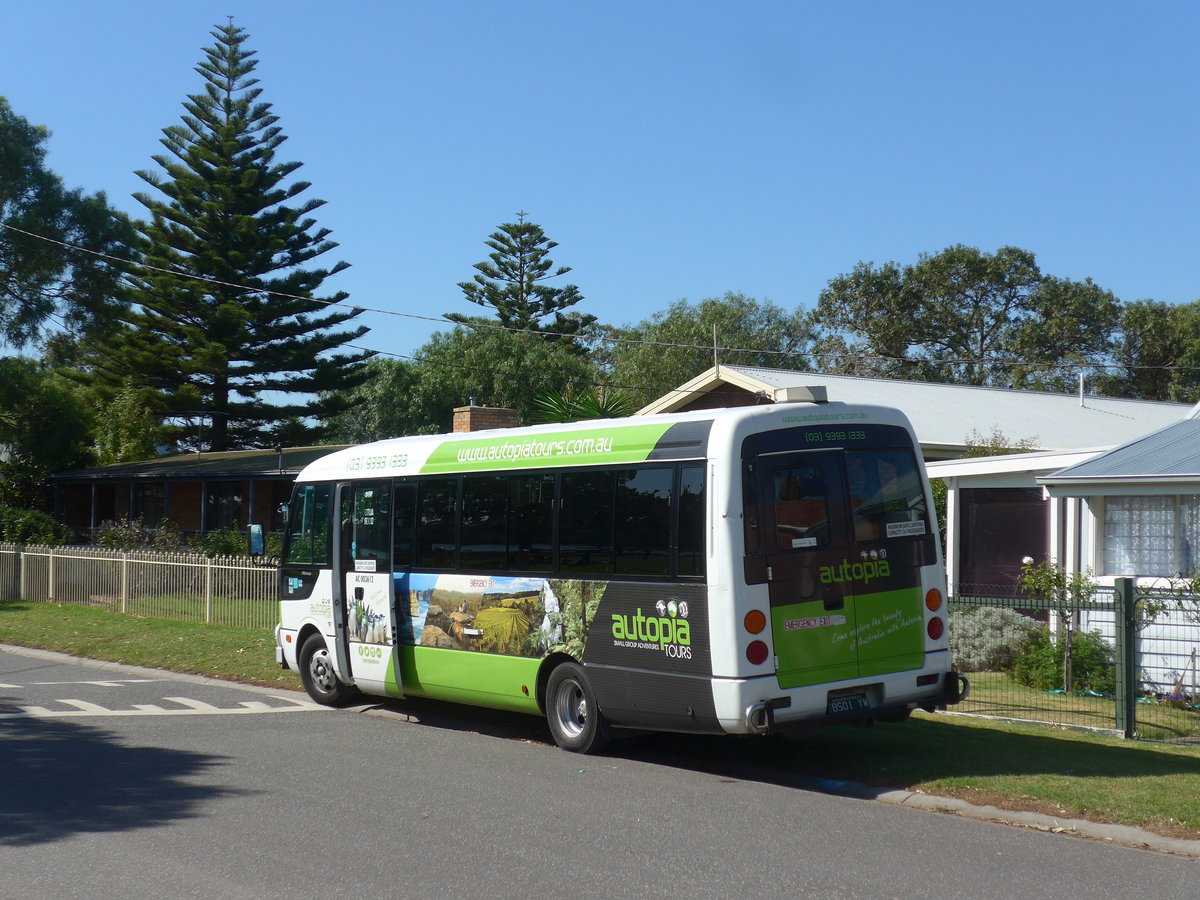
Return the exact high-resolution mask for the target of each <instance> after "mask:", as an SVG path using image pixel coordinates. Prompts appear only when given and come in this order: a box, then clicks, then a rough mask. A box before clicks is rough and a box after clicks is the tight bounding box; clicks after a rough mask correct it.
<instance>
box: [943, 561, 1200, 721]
mask: <svg viewBox="0 0 1200 900" xmlns="http://www.w3.org/2000/svg"><path fill="white" fill-rule="evenodd" d="M1159 582H1160V583H1159V584H1154V583H1139V582H1138V581H1136V580H1135V579H1132V578H1119V579H1116V583H1115V585H1114V586H1113V587H1111V588H1100V589H1097V590H1096V591H1095V592H1094V593H1092V595H1091V596H1089V597H1087V598H1084V599H1080V600H1076V601H1074V602H1071V601H1068V600H1065V599H1062V600H1055V601H1053V602H1045V601H1039V600H1036V599H1034V598H1031V597H1028V596H1021V595H1020V594H1019V593H1018V592H1016V591H1015V590H1014V589H1013V588H1012V587H1000V586H987V585H969V586H968V585H960V586H959V587H958V589H957V590H956V591H955V592H954V597H953V598H952V599H951V601H950V603H949V608H950V611H951V617H950V640H951V646H952V649H953V651H954V657H955V666H956V667H957V668H960V670H961V671H964V672H966V673H967V674H968V677H969V678H970V680H971V693H970V696H969V697H968V698H967V699H966V700H965V701H964V702H963V703H962V704H960V705H959V706H957V707H955V709H956V711H958V712H964V713H971V714H975V715H983V716H990V717H999V718H1004V719H1011V720H1016V721H1025V722H1037V723H1042V724H1052V725H1059V726H1067V727H1079V728H1089V729H1099V730H1104V731H1115V732H1117V733H1120V734H1123V735H1125V736H1127V737H1135V736H1136V737H1141V738H1147V739H1156V740H1181V741H1200V692H1198V690H1197V689H1198V687H1200V678H1198V677H1197V655H1198V654H1197V651H1198V649H1200V597H1198V596H1196V595H1195V594H1193V593H1190V592H1185V591H1184V590H1181V589H1178V588H1174V587H1170V586H1164V585H1162V584H1161V579H1160V580H1159Z"/></svg>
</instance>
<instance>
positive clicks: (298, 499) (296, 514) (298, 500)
mask: <svg viewBox="0 0 1200 900" xmlns="http://www.w3.org/2000/svg"><path fill="white" fill-rule="evenodd" d="M329 496H330V486H329V485H327V484H306V485H304V486H303V487H299V488H297V489H296V493H295V495H294V496H293V497H292V502H291V503H290V504H289V514H288V532H289V533H288V551H287V560H286V561H287V562H289V563H295V564H299V565H317V566H321V565H328V564H329Z"/></svg>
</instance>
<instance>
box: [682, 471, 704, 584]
mask: <svg viewBox="0 0 1200 900" xmlns="http://www.w3.org/2000/svg"><path fill="white" fill-rule="evenodd" d="M675 513H676V515H677V516H678V517H679V551H678V552H679V563H678V574H679V575H681V576H695V575H703V574H704V560H705V548H704V536H705V529H704V467H703V466H682V467H681V468H680V470H679V502H678V503H677V504H676V507H675Z"/></svg>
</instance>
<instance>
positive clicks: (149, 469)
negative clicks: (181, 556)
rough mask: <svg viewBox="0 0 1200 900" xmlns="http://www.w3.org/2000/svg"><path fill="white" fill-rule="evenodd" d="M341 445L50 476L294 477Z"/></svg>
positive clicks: (187, 456)
mask: <svg viewBox="0 0 1200 900" xmlns="http://www.w3.org/2000/svg"><path fill="white" fill-rule="evenodd" d="M344 446H345V445H344V444H338V445H337V446H330V447H286V448H284V450H283V452H282V453H279V452H277V451H275V450H229V451H226V452H223V453H179V454H176V455H174V456H160V457H158V458H156V459H146V460H140V461H138V462H128V463H116V464H114V465H111V466H94V467H92V468H90V469H75V470H73V471H70V472H57V473H55V474H54V475H51V476H50V477H51V478H52V479H55V480H57V481H90V480H100V481H111V480H126V481H127V480H129V479H154V480H158V481H178V480H184V479H186V480H199V479H202V478H208V479H214V478H250V477H261V478H265V477H269V476H272V475H274V476H276V477H279V476H280V475H286V476H292V477H294V476H295V475H296V474H297V473H298V472H299V471H300V470H301V469H303V468H304V467H305V466H307V465H308V464H309V463H310V462H312V461H313V460H315V459H319V458H320V457H322V456H325V455H326V454H328V453H332V452H334V451H335V450H341V449H343V447H344Z"/></svg>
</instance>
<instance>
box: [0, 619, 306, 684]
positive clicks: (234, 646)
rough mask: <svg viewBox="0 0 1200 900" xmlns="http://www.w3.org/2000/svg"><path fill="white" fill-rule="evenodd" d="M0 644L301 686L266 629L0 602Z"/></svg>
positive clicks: (202, 673) (238, 679)
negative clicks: (278, 660)
mask: <svg viewBox="0 0 1200 900" xmlns="http://www.w3.org/2000/svg"><path fill="white" fill-rule="evenodd" d="M0 643H5V644H19V645H21V646H23V647H38V648H40V649H42V650H57V651H58V652H60V653H69V654H70V655H71V656H83V657H87V658H89V659H106V660H110V661H112V662H119V663H126V664H127V665H131V666H146V667H147V668H150V669H167V670H169V671H172V672H186V673H188V674H190V675H207V676H209V677H211V678H224V679H225V680H227V681H240V682H243V683H246V684H260V685H265V686H267V687H280V686H283V687H292V688H298V687H300V679H299V678H297V677H296V674H295V673H294V672H287V671H284V670H282V669H280V668H279V666H278V665H277V664H276V662H275V636H274V634H272V632H271V630H270V629H266V628H233V627H229V626H223V625H222V626H218V625H204V624H202V623H196V622H176V621H172V620H169V619H143V618H140V617H138V616H130V615H123V614H121V613H114V612H108V611H106V610H103V609H97V608H95V607H89V606H69V605H61V606H60V605H59V604H56V603H35V602H30V601H25V600H0Z"/></svg>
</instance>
